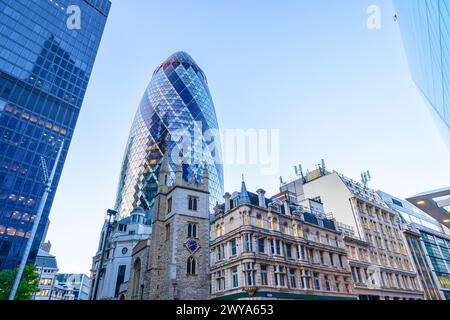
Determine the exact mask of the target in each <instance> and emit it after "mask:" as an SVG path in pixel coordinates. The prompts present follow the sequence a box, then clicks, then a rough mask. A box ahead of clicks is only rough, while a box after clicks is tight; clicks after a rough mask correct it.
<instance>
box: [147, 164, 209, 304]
mask: <svg viewBox="0 0 450 320" xmlns="http://www.w3.org/2000/svg"><path fill="white" fill-rule="evenodd" d="M167 158H168V157H167V155H165V156H164V161H163V164H162V167H161V170H160V175H159V188H158V194H157V196H156V198H155V205H154V213H153V222H152V223H153V224H152V236H151V245H150V250H149V264H148V268H147V272H146V274H145V284H144V286H145V287H144V299H148V300H206V299H209V296H210V280H209V214H210V213H209V191H208V185H209V174H208V170H207V166H206V164H205V166H204V168H205V169H204V170H203V173H202V181H201V183H198V182H196V180H195V179H192V181H190V182H187V181H185V180H184V179H183V165H182V164H181V163H180V164H178V165H177V169H176V179H175V182H174V183H173V184H172V185H170V186H169V185H168V184H167V181H168V175H169V174H170V173H169V165H168V159H167Z"/></svg>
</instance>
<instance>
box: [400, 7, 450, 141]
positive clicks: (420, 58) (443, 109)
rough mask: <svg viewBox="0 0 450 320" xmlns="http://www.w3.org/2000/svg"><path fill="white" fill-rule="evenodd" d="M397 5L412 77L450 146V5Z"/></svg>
mask: <svg viewBox="0 0 450 320" xmlns="http://www.w3.org/2000/svg"><path fill="white" fill-rule="evenodd" d="M394 4H395V8H396V10H397V15H398V23H399V25H400V29H401V32H402V38H403V42H404V46H405V50H406V54H407V56H408V61H409V65H410V68H411V73H412V77H413V79H414V81H415V82H416V84H417V86H418V87H419V89H420V91H421V92H422V94H423V95H424V96H425V98H426V100H427V102H428V103H429V105H430V106H431V108H432V110H434V111H433V115H435V116H436V118H437V120H438V123H439V124H440V129H441V130H442V131H443V136H444V139H446V142H447V144H448V145H449V146H450V3H449V1H448V0H395V1H394Z"/></svg>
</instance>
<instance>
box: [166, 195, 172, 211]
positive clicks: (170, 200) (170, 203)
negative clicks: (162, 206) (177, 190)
mask: <svg viewBox="0 0 450 320" xmlns="http://www.w3.org/2000/svg"><path fill="white" fill-rule="evenodd" d="M171 212H172V198H169V199H167V213H171Z"/></svg>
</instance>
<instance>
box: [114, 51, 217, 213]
mask: <svg viewBox="0 0 450 320" xmlns="http://www.w3.org/2000/svg"><path fill="white" fill-rule="evenodd" d="M165 153H167V154H168V156H169V165H170V168H171V169H172V175H171V176H169V180H170V181H168V183H171V182H172V181H173V180H174V178H175V170H176V166H177V163H179V162H180V161H179V160H180V159H181V158H182V160H183V178H184V179H185V180H186V181H193V180H195V181H197V182H200V180H201V175H202V170H203V168H204V165H205V164H206V165H207V166H208V170H209V176H210V184H209V186H210V193H211V196H210V210H211V212H212V211H213V207H214V206H215V205H216V202H221V201H222V200H223V163H222V160H221V146H220V137H219V135H218V124H217V118H216V113H215V109H214V104H213V101H212V98H211V94H210V92H209V89H208V83H207V80H206V77H205V74H204V73H203V71H202V70H201V69H200V68H199V66H198V65H197V64H196V63H195V61H194V60H193V59H192V58H191V57H190V56H189V55H188V54H187V53H185V52H177V53H175V54H173V55H172V56H170V57H169V58H168V59H167V60H166V61H164V62H163V63H162V64H161V65H160V66H159V67H158V68H157V69H156V71H155V72H154V74H153V77H152V80H151V82H150V84H149V86H148V87H147V89H146V91H145V93H144V97H143V98H142V101H141V103H140V106H139V108H138V111H137V113H136V116H135V119H134V123H133V125H132V128H131V133H130V136H129V139H128V144H127V147H126V151H125V157H124V161H123V166H122V171H121V176H120V181H119V187H118V193H117V201H116V210H117V211H118V212H119V214H120V215H121V216H122V217H123V216H128V215H129V214H130V213H131V212H132V211H133V209H134V208H136V207H141V208H143V209H144V210H146V211H147V213H148V214H147V216H148V218H151V209H152V206H153V201H154V197H155V195H156V193H157V191H158V186H157V184H158V174H159V169H160V166H161V165H162V158H163V155H164V154H165Z"/></svg>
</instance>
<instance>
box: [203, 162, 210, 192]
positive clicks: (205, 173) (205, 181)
mask: <svg viewBox="0 0 450 320" xmlns="http://www.w3.org/2000/svg"><path fill="white" fill-rule="evenodd" d="M202 186H203V188H204V189H205V190H209V169H208V164H207V162H206V161H205V162H204V163H203V172H202Z"/></svg>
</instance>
